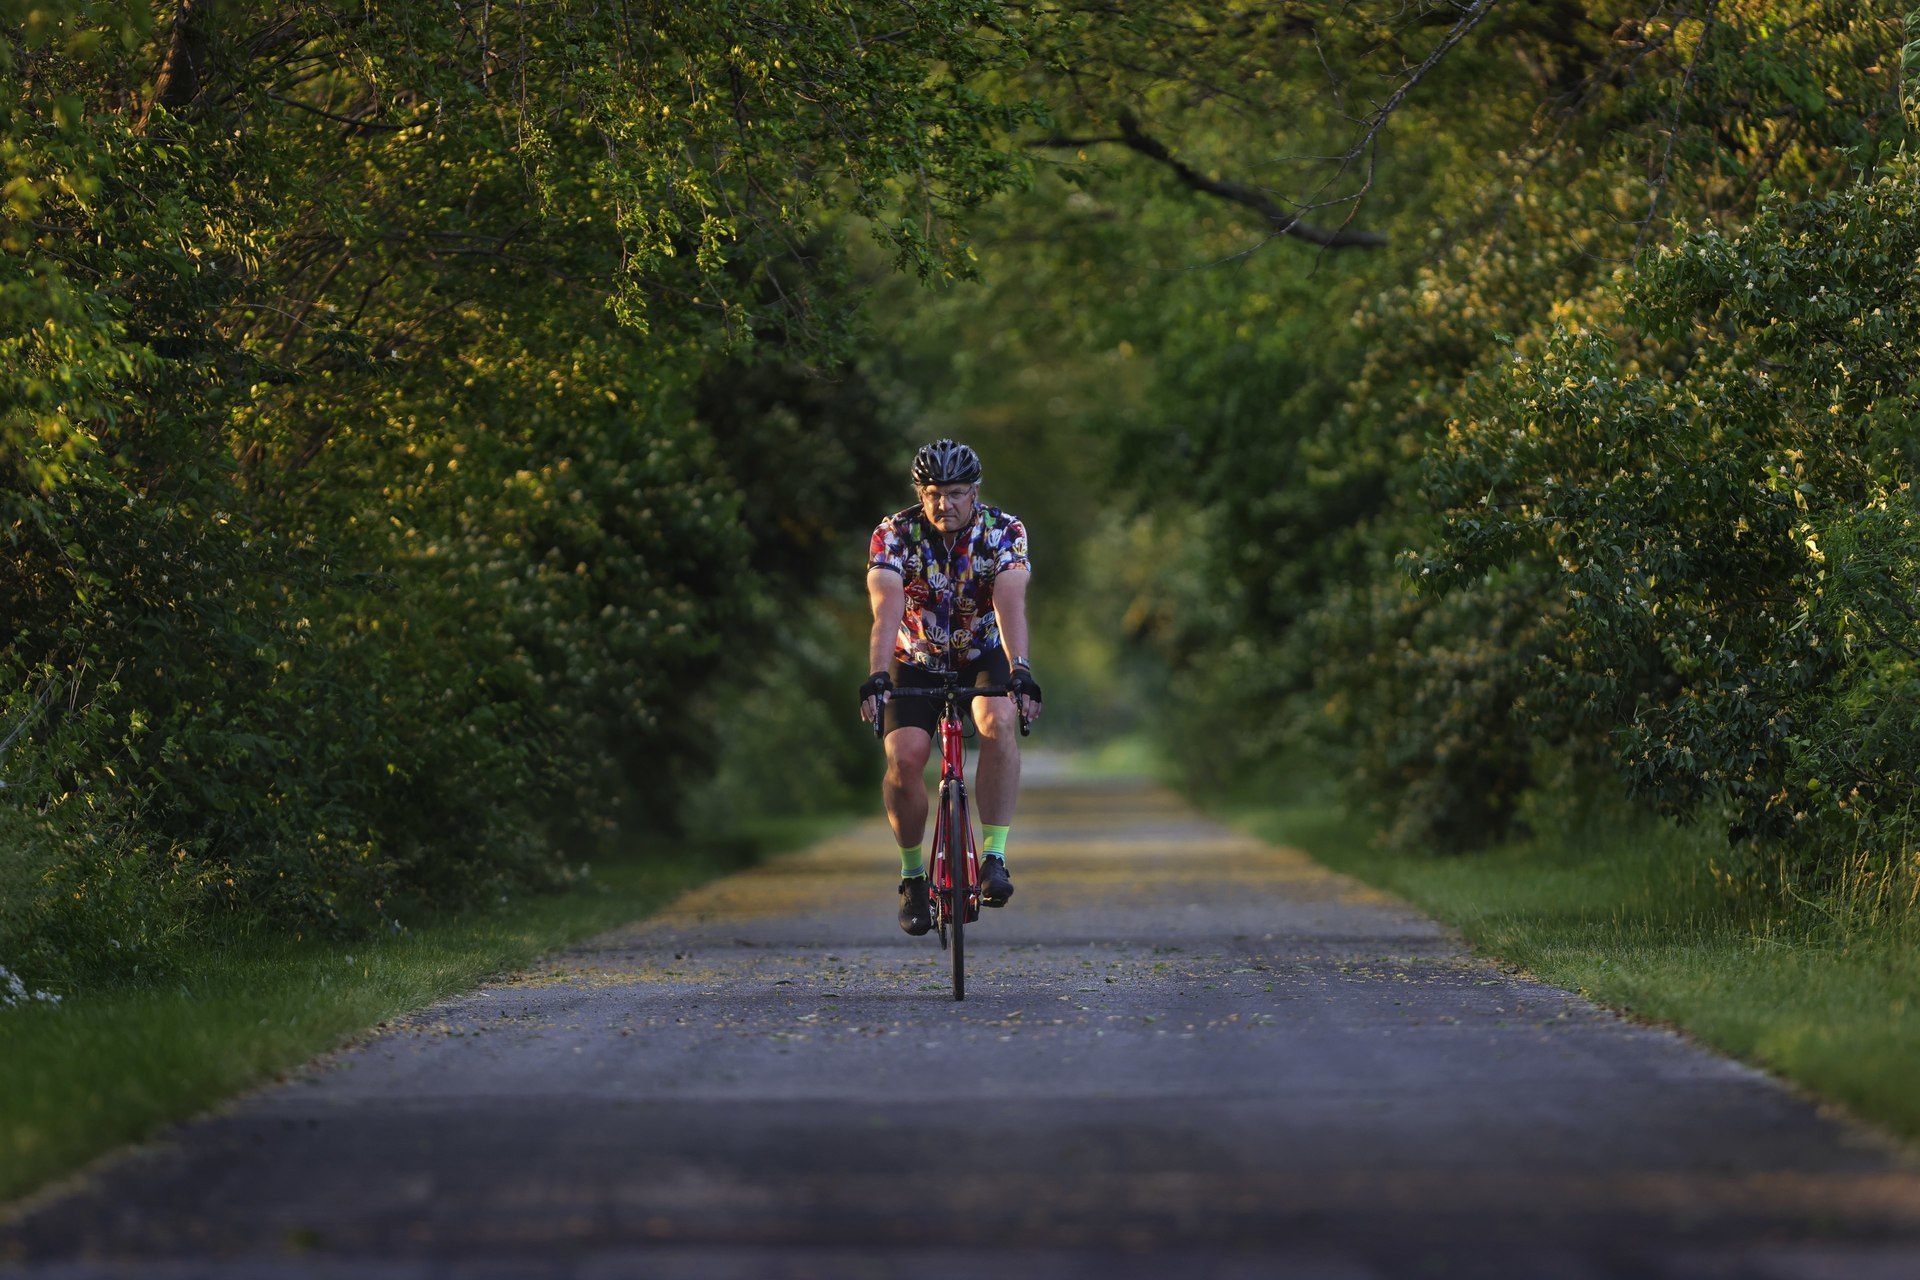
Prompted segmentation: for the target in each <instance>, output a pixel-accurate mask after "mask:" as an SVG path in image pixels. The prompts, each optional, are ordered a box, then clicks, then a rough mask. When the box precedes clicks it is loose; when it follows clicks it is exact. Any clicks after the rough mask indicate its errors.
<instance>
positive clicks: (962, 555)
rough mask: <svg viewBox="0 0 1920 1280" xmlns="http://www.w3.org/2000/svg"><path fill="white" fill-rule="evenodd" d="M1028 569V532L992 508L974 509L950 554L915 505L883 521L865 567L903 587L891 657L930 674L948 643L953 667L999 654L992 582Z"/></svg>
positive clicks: (940, 667)
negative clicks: (886, 572) (902, 612)
mask: <svg viewBox="0 0 1920 1280" xmlns="http://www.w3.org/2000/svg"><path fill="white" fill-rule="evenodd" d="M1032 567H1033V566H1032V565H1031V564H1029V563H1028V561H1027V527H1026V526H1025V525H1023V524H1021V523H1020V521H1019V520H1018V519H1016V518H1015V517H1013V516H1010V515H1008V514H1007V513H1006V512H1004V511H1002V510H1000V509H999V508H998V507H988V506H975V507H974V509H973V519H972V520H970V521H968V522H967V525H966V527H965V528H963V529H961V530H960V531H959V532H958V533H957V534H955V535H954V543H953V549H952V550H951V551H949V550H948V549H947V540H946V537H945V535H943V534H942V533H941V532H940V531H939V530H938V529H936V528H935V527H934V526H933V525H932V524H931V523H929V522H928V520H927V517H926V514H925V513H924V512H922V511H921V509H920V508H919V507H917V506H913V507H908V508H907V509H906V510H905V511H901V512H898V513H896V514H894V515H891V516H888V517H887V518H886V519H885V520H882V521H881V522H880V527H879V528H877V529H875V530H874V531H873V541H872V542H871V543H869V544H868V547H867V568H869V569H891V570H893V571H894V572H895V573H897V574H899V575H900V577H901V580H902V581H904V582H905V583H906V587H907V612H906V616H905V617H903V618H902V619H901V620H900V635H899V637H898V638H897V639H896V640H895V641H894V643H893V656H894V657H896V658H898V659H899V660H900V661H901V662H904V663H907V664H908V665H910V666H915V667H920V668H922V669H924V670H928V671H945V670H946V669H947V654H948V644H947V642H948V639H949V638H951V639H952V642H953V649H952V651H953V657H954V659H955V665H956V666H965V665H966V664H967V663H969V662H972V661H973V660H974V659H976V658H978V657H979V656H980V655H981V654H983V653H986V652H988V651H989V650H992V649H998V648H999V647H1000V621H999V619H998V618H996V617H995V616H994V612H993V580H994V578H995V576H997V575H998V574H1001V573H1004V572H1005V571H1006V570H1008V569H1031V568H1032Z"/></svg>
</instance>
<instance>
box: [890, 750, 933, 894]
mask: <svg viewBox="0 0 1920 1280" xmlns="http://www.w3.org/2000/svg"><path fill="white" fill-rule="evenodd" d="M932 750H933V735H932V734H929V733H928V732H927V731H926V730H925V729H916V728H913V727H912V726H903V727H901V728H898V729H895V730H893V731H892V732H890V733H889V734H887V777H886V781H885V782H884V783H882V784H881V787H880V794H881V796H882V797H883V798H884V799H885V800H886V803H887V821H888V822H889V823H891V824H892V825H893V838H894V841H895V842H896V843H897V844H898V845H899V846H900V848H901V849H903V850H906V849H913V848H919V847H921V846H922V844H923V842H924V841H925V839H926V834H927V756H928V755H929V754H930V753H931V752H932ZM903 857H904V855H903ZM906 869H910V868H905V867H903V870H906Z"/></svg>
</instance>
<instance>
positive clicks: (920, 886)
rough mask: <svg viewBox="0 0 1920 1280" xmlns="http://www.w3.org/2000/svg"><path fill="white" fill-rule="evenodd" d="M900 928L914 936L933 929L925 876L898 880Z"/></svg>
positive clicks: (931, 908)
mask: <svg viewBox="0 0 1920 1280" xmlns="http://www.w3.org/2000/svg"><path fill="white" fill-rule="evenodd" d="M900 928H901V929H903V930H904V931H906V932H907V933H910V934H912V935H913V936H914V937H916V938H917V937H919V936H920V935H921V934H923V933H928V932H930V931H931V930H932V929H933V902H932V900H931V899H930V898H929V897H928V896H927V878H926V877H925V876H914V877H913V878H912V879H909V880H902V881H901V882H900Z"/></svg>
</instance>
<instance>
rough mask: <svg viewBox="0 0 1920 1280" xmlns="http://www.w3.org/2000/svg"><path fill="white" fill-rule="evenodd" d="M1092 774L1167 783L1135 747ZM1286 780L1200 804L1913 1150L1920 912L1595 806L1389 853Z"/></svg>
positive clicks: (1315, 793) (1297, 782)
mask: <svg viewBox="0 0 1920 1280" xmlns="http://www.w3.org/2000/svg"><path fill="white" fill-rule="evenodd" d="M1089 763H1090V764H1092V765H1097V766H1100V767H1098V768H1096V769H1095V771H1096V772H1111V771H1115V770H1125V771H1128V772H1134V773H1148V774H1150V775H1153V776H1158V777H1161V778H1166V777H1167V776H1168V774H1169V772H1170V770H1168V769H1167V768H1166V767H1165V763H1164V761H1163V760H1161V759H1159V758H1157V757H1155V756H1153V755H1152V754H1151V753H1143V751H1142V749H1141V747H1140V744H1139V743H1137V742H1135V743H1132V744H1130V745H1125V746H1122V747H1116V748H1113V749H1111V750H1109V751H1108V752H1107V753H1106V754H1105V755H1104V756H1103V757H1101V758H1099V759H1098V760H1094V761H1089ZM1285 778H1286V780H1285V782H1284V783H1282V784H1280V785H1277V786H1272V787H1268V788H1264V789H1262V790H1261V791H1260V792H1259V793H1258V794H1248V793H1244V792H1243V793H1240V794H1236V795H1230V796H1228V797H1225V798H1219V799H1213V800H1207V799H1203V800H1202V803H1203V804H1204V805H1205V806H1206V807H1207V808H1208V809H1209V810H1211V811H1212V812H1213V813H1215V814H1216V816H1219V817H1220V818H1222V819H1223V820H1225V821H1228V822H1231V823H1233V824H1234V825H1236V826H1238V827H1240V828H1241V829H1243V830H1246V831H1249V832H1251V833H1253V834H1255V835H1258V836H1260V837H1261V838H1262V839H1265V840H1268V841H1271V842H1273V843H1275V844H1285V845H1290V846H1292V847H1294V848H1297V849H1302V850H1304V851H1305V852H1307V853H1309V854H1311V855H1312V856H1313V857H1314V858H1315V859H1317V860H1318V861H1320V862H1321V863H1323V864H1325V865H1326V866H1329V867H1332V868H1333V869H1334V870H1336V871H1342V872H1345V873H1347V874H1348V875H1351V876H1353V877H1355V878H1356V879H1359V880H1362V881H1365V882H1366V883H1368V884H1371V885H1374V886H1376V887H1378V888H1381V889H1385V890H1387V891H1389V892H1391V893H1394V894H1396V895H1398V896H1399V897H1401V898H1404V899H1406V900H1407V901H1409V902H1411V903H1413V904H1414V905H1416V906H1418V907H1420V908H1421V909H1422V910H1425V911H1427V912H1429V913H1430V914H1432V915H1434V916H1436V917H1438V918H1439V919H1441V920H1443V921H1445V922H1446V923H1447V924H1449V925H1452V926H1453V927H1455V928H1456V929H1458V930H1459V931H1460V933H1461V934H1462V935H1463V936H1464V937H1465V938H1466V939H1467V941H1468V942H1469V943H1470V944H1471V945H1472V946H1473V947H1474V948H1475V949H1476V950H1478V951H1480V952H1482V953H1484V954H1487V955H1490V956H1492V957H1495V958H1496V959H1498V960H1500V961H1502V962H1505V963H1507V964H1509V965H1513V966H1517V967H1518V968H1520V969H1523V970H1525V971H1526V972H1528V973H1530V974H1532V975H1534V976H1535V977H1538V978H1540V979H1541V980H1543V981H1546V982H1550V983H1552V984H1553V985H1555V986H1558V987H1563V988H1566V989H1568V990H1572V991H1578V992H1580V993H1581V994H1582V995H1584V996H1587V997H1588V998H1590V999H1592V1000H1594V1001H1597V1002H1598V1003H1600V1004H1604V1005H1607V1006H1609V1007H1611V1008H1614V1009H1618V1010H1621V1011H1623V1012H1626V1013H1629V1014H1632V1015H1634V1016H1636V1017H1640V1018H1645V1019H1650V1020H1654V1021H1658V1022H1664V1023H1669V1024H1671V1025H1673V1026H1676V1027H1679V1028H1681V1029H1683V1030H1685V1031H1686V1032H1688V1033H1689V1034H1691V1035H1693V1036H1695V1037H1696V1038H1698V1039H1700V1040H1702V1041H1704V1042H1705V1043H1707V1044H1710V1045H1712V1046H1714V1047H1715V1048H1717V1049H1719V1050H1721V1051H1722V1052H1725V1053H1728V1054H1730V1055H1732V1056H1734V1057H1737V1058H1740V1059H1742V1060H1744V1061H1747V1062H1750V1063H1754V1064H1756V1065H1759V1066H1761V1067H1764V1068H1766V1069H1767V1070H1769V1071H1772V1072H1774V1073H1775V1074H1777V1075H1780V1076H1782V1077H1785V1078H1786V1079H1788V1080H1791V1081H1793V1082H1795V1083H1797V1084H1799V1085H1801V1086H1803V1087H1804V1088H1806V1089H1808V1090H1810V1091H1811V1092H1813V1093H1815V1094H1817V1095H1819V1096H1821V1097H1823V1098H1826V1099H1829V1100H1831V1101H1834V1102H1837V1103H1839V1104H1841V1105H1842V1106H1844V1107H1846V1108H1847V1109H1848V1110H1850V1111H1852V1112H1853V1113H1854V1114H1856V1115H1858V1116H1860V1117H1862V1118H1863V1119H1867V1120H1870V1121H1873V1122H1875V1123H1877V1124H1880V1125H1882V1126H1884V1127H1886V1128H1888V1129H1890V1130H1892V1131H1894V1132H1895V1133H1898V1134H1900V1135H1901V1136H1903V1137H1905V1138H1907V1139H1909V1140H1915V1139H1920V1090H1917V1089H1915V1088H1914V1081H1915V1068H1914V1064H1915V1063H1917V1062H1920V918H1917V917H1920V913H1916V911H1915V910H1914V909H1913V908H1912V906H1911V905H1909V906H1907V907H1906V909H1904V910H1897V909H1896V910H1890V911H1883V912H1879V913H1872V912H1861V911H1848V910H1845V909H1843V908H1842V906H1841V903H1842V902H1843V901H1844V900H1845V898H1846V896H1847V894H1846V893H1845V892H1844V890H1845V888H1846V886H1844V885H1843V886H1839V887H1838V888H1837V889H1836V890H1835V891H1831V892H1827V893H1813V892H1806V893H1783V892H1780V891H1778V890H1777V889H1769V888H1764V887H1761V881H1759V880H1758V879H1756V878H1754V877H1750V876H1743V875H1742V874H1741V872H1740V871H1739V869H1738V867H1737V866H1736V867H1734V868H1732V869H1731V870H1730V868H1729V865H1728V864H1729V862H1730V861H1731V859H1730V855H1729V854H1728V853H1727V850H1726V847H1725V845H1724V844H1723V843H1719V842H1716V841H1715V840H1713V839H1712V838H1710V836H1709V835H1708V834H1707V833H1702V832H1697V831H1690V830H1686V829H1682V828H1678V827H1675V826H1673V825H1672V824H1669V823H1663V822H1659V821H1656V820H1653V819H1650V818H1647V817H1644V816H1641V815H1636V814H1632V813H1627V812H1622V811H1620V810H1608V809H1607V808H1606V807H1605V806H1584V807H1582V806H1577V805H1574V806H1568V808H1567V810H1566V812H1564V813H1562V814H1560V815H1558V816H1557V817H1555V816H1554V815H1542V816H1543V821H1541V822H1540V823H1538V824H1536V825H1537V826H1539V827H1540V828H1541V829H1542V831H1543V832H1545V834H1541V835H1537V836H1534V837H1531V838H1528V839H1524V840H1515V841H1511V842H1508V843H1506V844H1502V845H1499V846H1496V847H1494V848H1491V849H1487V850H1484V851H1482V852H1479V853H1471V854H1461V855H1449V856H1423V855H1420V854H1418V853H1413V854H1408V853H1395V852H1391V851H1389V850H1386V849H1383V848H1382V847H1381V846H1380V844H1379V843H1378V841H1377V840H1376V839H1375V830H1374V828H1373V826H1372V824H1370V823H1368V822H1366V821H1364V820H1361V819H1358V818H1355V817H1353V816H1351V815H1350V814H1348V813H1347V812H1346V810H1345V809H1344V808H1343V806H1342V805H1341V804H1340V803H1339V801H1338V799H1337V798H1336V796H1335V794H1334V791H1333V788H1331V787H1330V786H1327V785H1325V784H1324V783H1322V782H1319V781H1316V780H1315V779H1314V774H1313V771H1312V770H1311V769H1302V770H1299V771H1295V772H1292V773H1290V774H1287V775H1285ZM1546 819H1551V820H1546ZM1856 887H1857V886H1856ZM1896 896H1899V895H1896Z"/></svg>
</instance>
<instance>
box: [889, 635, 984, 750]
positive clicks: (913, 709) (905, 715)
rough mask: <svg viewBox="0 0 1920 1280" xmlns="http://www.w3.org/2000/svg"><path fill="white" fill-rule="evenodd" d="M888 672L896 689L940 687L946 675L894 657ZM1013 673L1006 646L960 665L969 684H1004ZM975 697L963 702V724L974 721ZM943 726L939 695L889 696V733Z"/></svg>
mask: <svg viewBox="0 0 1920 1280" xmlns="http://www.w3.org/2000/svg"><path fill="white" fill-rule="evenodd" d="M887 671H888V673H889V674H890V675H892V676H893V685H894V688H896V689H938V688H939V687H940V685H941V682H942V680H943V679H944V677H943V676H942V675H941V674H940V673H939V672H937V671H928V670H926V669H925V668H924V667H915V666H909V665H908V664H907V663H904V662H902V661H900V659H898V658H895V659H894V660H893V661H892V662H890V663H888V664H887ZM1012 674H1013V667H1012V665H1011V664H1009V663H1008V662H1007V649H1006V646H1005V645H1002V646H1000V647H999V648H997V649H988V650H987V651H986V652H985V653H982V654H981V655H980V656H979V657H977V658H975V659H974V660H973V661H972V662H969V663H968V664H967V665H966V666H964V667H962V668H960V683H961V684H970V685H983V684H995V685H1004V684H1005V683H1006V682H1007V677H1008V676H1010V675H1012ZM974 702H975V699H973V698H968V699H967V700H966V701H965V702H963V703H962V704H961V705H962V706H963V707H965V708H966V717H965V720H964V723H966V724H967V725H969V726H970V725H972V723H973V704H974ZM939 727H940V699H938V698H888V699H887V732H888V733H892V732H893V731H894V730H895V729H907V728H911V729H925V730H926V731H927V733H928V734H929V735H932V733H933V732H934V731H935V730H936V729H938V728H939Z"/></svg>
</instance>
